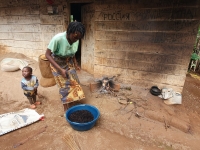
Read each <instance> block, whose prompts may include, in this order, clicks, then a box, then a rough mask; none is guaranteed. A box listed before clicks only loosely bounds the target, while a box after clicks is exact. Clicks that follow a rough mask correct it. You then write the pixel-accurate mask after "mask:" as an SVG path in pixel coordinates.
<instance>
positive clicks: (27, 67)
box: [23, 66, 33, 73]
mask: <svg viewBox="0 0 200 150" xmlns="http://www.w3.org/2000/svg"><path fill="white" fill-rule="evenodd" d="M24 68H26V69H28V70H29V71H30V73H32V71H33V69H32V68H31V67H29V66H26V67H24ZM24 68H23V69H24Z"/></svg>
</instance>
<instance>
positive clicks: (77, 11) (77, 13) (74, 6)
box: [70, 3, 88, 67]
mask: <svg viewBox="0 0 200 150" xmlns="http://www.w3.org/2000/svg"><path fill="white" fill-rule="evenodd" d="M86 4H88V3H70V15H71V16H73V21H75V20H76V21H78V22H82V16H81V7H82V6H83V5H86ZM70 21H71V18H70ZM75 57H76V59H77V62H78V65H79V66H80V67H81V40H79V47H78V51H77V53H76V55H75Z"/></svg>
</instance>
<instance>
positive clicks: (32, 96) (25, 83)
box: [21, 66, 40, 109]
mask: <svg viewBox="0 0 200 150" xmlns="http://www.w3.org/2000/svg"><path fill="white" fill-rule="evenodd" d="M22 76H23V77H24V78H23V79H22V80H21V87H22V89H23V90H24V95H25V96H26V97H27V98H28V100H29V102H30V104H31V105H30V108H32V109H35V108H36V105H40V102H36V95H37V88H38V86H39V83H38V79H37V77H36V76H34V75H32V68H31V67H28V66H26V67H24V68H23V69H22Z"/></svg>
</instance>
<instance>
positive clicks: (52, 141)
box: [0, 53, 200, 150]
mask: <svg viewBox="0 0 200 150" xmlns="http://www.w3.org/2000/svg"><path fill="white" fill-rule="evenodd" d="M8 57H14V58H21V59H27V60H29V63H30V66H31V67H33V74H34V75H36V76H38V78H40V77H41V75H40V71H39V67H38V63H37V62H36V61H34V60H31V59H29V58H26V57H25V56H24V55H22V54H15V53H14V54H13V53H9V54H4V55H3V54H1V55H0V60H2V59H3V58H8ZM78 76H79V78H80V81H81V83H82V84H83V89H84V91H85V94H86V99H85V100H82V101H80V102H81V103H86V104H91V105H94V106H96V107H97V108H98V109H99V110H100V113H101V116H100V118H99V120H98V122H97V123H96V125H95V127H94V128H92V129H91V130H89V131H86V132H79V131H75V130H73V129H72V128H71V127H70V125H69V124H68V123H67V122H66V120H65V118H64V117H63V108H62V105H61V103H60V101H59V95H58V89H57V87H56V86H53V87H49V88H43V87H41V86H40V87H39V89H38V91H39V93H40V94H41V95H42V96H43V97H42V98H40V99H39V100H40V101H42V105H41V106H39V107H38V108H37V109H36V111H37V112H38V113H39V114H44V115H45V120H44V121H39V122H37V123H34V124H31V125H29V126H27V127H24V128H21V129H18V130H15V131H13V132H10V133H7V134H5V135H3V136H0V143H1V149H2V150H11V149H13V144H16V143H18V142H20V141H22V140H24V139H26V138H27V137H29V136H30V135H33V134H34V133H35V132H36V131H38V130H40V129H41V128H43V127H44V126H46V125H47V129H46V131H45V132H43V133H41V134H39V135H37V136H35V137H33V138H32V139H29V140H28V141H27V142H26V143H24V144H23V145H20V146H19V147H18V148H16V149H20V150H27V149H29V150H43V149H45V150H46V149H47V150H50V149H52V150H66V149H70V146H69V143H70V142H69V138H68V139H67V137H68V136H70V137H71V138H72V140H73V141H74V142H75V144H76V145H77V146H78V147H79V149H81V150H94V149H95V150H104V149H109V150H112V149H113V150H122V149H123V150H198V149H199V142H200V115H199V114H200V109H199V107H200V100H199V98H200V92H199V88H200V80H199V78H198V76H194V75H192V76H191V75H189V74H188V75H187V78H186V82H185V86H184V89H183V92H182V96H183V103H182V105H171V106H169V105H166V104H165V103H164V102H163V100H162V99H160V98H159V97H156V96H153V95H151V94H150V93H149V87H148V88H146V89H145V88H142V87H136V86H132V90H131V91H129V90H125V89H121V90H120V92H118V93H117V94H118V96H117V97H115V96H112V95H99V94H98V93H91V92H90V91H89V87H88V84H89V83H90V82H92V81H94V78H93V77H92V76H91V75H90V74H88V73H87V72H84V71H83V70H82V71H81V72H79V73H78ZM21 78H22V76H21V71H20V70H19V71H15V72H3V71H0V84H1V86H0V114H3V113H7V112H13V111H18V110H21V109H24V108H27V107H28V106H29V103H28V101H27V100H26V98H25V97H24V95H23V92H22V90H21V88H20V81H21ZM124 96H126V97H128V98H129V99H131V100H132V101H133V103H132V104H129V105H127V106H126V107H125V105H123V104H120V103H118V98H119V97H124ZM76 104H78V103H74V104H73V105H76ZM136 114H139V116H140V117H138V116H137V115H136ZM74 147H75V146H74Z"/></svg>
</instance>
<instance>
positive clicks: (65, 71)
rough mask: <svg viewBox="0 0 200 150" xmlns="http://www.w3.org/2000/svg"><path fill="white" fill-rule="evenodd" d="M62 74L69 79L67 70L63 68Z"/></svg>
mask: <svg viewBox="0 0 200 150" xmlns="http://www.w3.org/2000/svg"><path fill="white" fill-rule="evenodd" d="M60 74H61V75H62V77H64V78H68V73H67V70H65V69H62V68H61V69H60Z"/></svg>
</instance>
